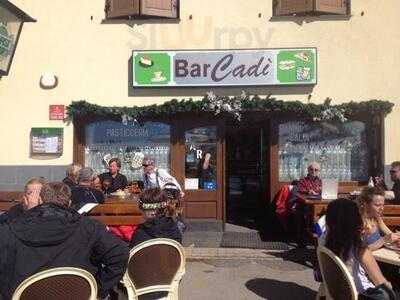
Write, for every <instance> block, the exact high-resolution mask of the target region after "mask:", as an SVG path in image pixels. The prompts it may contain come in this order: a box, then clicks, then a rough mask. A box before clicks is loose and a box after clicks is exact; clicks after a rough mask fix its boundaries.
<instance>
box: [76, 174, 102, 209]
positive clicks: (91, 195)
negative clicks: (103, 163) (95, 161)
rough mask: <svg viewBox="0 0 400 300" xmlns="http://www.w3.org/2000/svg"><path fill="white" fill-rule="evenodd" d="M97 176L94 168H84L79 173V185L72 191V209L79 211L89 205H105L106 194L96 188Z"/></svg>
mask: <svg viewBox="0 0 400 300" xmlns="http://www.w3.org/2000/svg"><path fill="white" fill-rule="evenodd" d="M95 177H96V174H95V173H94V171H93V170H92V168H82V169H80V170H79V172H78V185H77V186H75V187H73V188H72V189H71V192H72V196H71V200H72V205H71V206H72V207H73V208H75V209H77V210H79V209H80V208H81V207H82V206H84V205H85V204H87V203H104V194H103V193H102V192H101V191H100V190H98V189H95V188H94V179H95Z"/></svg>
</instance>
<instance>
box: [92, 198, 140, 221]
mask: <svg viewBox="0 0 400 300" xmlns="http://www.w3.org/2000/svg"><path fill="white" fill-rule="evenodd" d="M88 215H89V216H90V217H91V218H93V219H95V220H97V221H100V222H102V223H104V224H106V225H109V226H118V225H138V224H140V223H142V222H143V217H142V212H141V211H140V209H139V204H138V195H137V194H133V195H131V196H129V197H126V198H120V197H116V196H110V197H107V198H106V199H105V203H104V204H99V205H97V206H96V207H95V208H93V209H92V210H91V211H90V212H89V214H88Z"/></svg>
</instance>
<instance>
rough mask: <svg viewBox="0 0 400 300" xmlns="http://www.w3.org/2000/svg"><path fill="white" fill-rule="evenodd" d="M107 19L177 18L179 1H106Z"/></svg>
mask: <svg viewBox="0 0 400 300" xmlns="http://www.w3.org/2000/svg"><path fill="white" fill-rule="evenodd" d="M105 12H106V18H107V19H114V18H127V17H147V18H171V19H176V18H178V13H179V0H106V5H105Z"/></svg>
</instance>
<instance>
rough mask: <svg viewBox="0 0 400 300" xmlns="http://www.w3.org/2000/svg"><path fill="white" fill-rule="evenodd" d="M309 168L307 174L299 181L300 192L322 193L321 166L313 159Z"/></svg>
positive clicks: (308, 193) (309, 193)
mask: <svg viewBox="0 0 400 300" xmlns="http://www.w3.org/2000/svg"><path fill="white" fill-rule="evenodd" d="M307 170H308V173H307V176H306V177H304V178H303V179H301V180H300V181H299V185H298V192H299V193H302V194H307V195H320V194H321V189H322V181H321V178H320V177H319V173H320V171H321V166H320V165H319V163H317V162H316V161H313V162H311V163H310V165H309V166H308V169H307Z"/></svg>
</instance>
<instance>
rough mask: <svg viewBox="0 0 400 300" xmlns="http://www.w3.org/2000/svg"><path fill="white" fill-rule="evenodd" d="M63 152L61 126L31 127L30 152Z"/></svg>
mask: <svg viewBox="0 0 400 300" xmlns="http://www.w3.org/2000/svg"><path fill="white" fill-rule="evenodd" d="M62 152H63V128H42V127H39V128H32V129H31V153H32V154H58V155H61V154H62Z"/></svg>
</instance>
